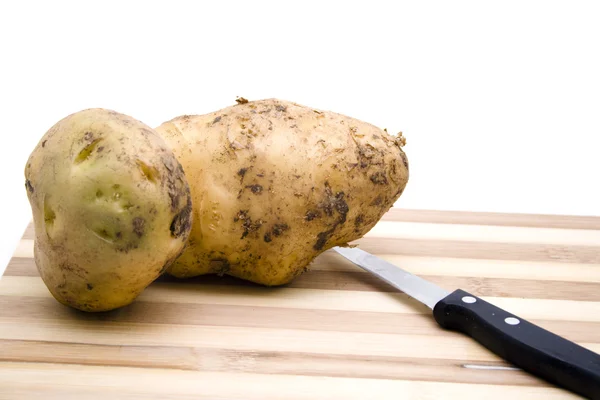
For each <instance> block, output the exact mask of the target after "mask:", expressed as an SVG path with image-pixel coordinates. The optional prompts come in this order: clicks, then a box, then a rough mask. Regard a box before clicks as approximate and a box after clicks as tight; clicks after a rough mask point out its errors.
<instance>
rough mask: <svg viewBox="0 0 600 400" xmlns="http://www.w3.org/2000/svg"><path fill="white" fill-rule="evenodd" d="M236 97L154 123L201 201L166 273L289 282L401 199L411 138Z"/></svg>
mask: <svg viewBox="0 0 600 400" xmlns="http://www.w3.org/2000/svg"><path fill="white" fill-rule="evenodd" d="M239 103H240V104H237V105H234V106H231V107H227V108H225V109H222V110H220V111H216V112H212V113H209V114H206V115H195V116H189V115H185V116H180V117H177V118H174V119H172V120H170V121H167V122H165V123H163V124H162V125H160V126H159V127H157V128H156V130H157V132H158V133H159V134H161V135H162V136H163V137H164V138H165V140H167V141H168V142H169V144H170V147H171V148H172V149H173V151H174V153H175V155H176V156H177V158H178V159H179V161H180V162H181V164H182V165H183V169H184V171H185V174H186V176H187V178H188V182H189V183H190V186H191V190H192V199H193V203H194V210H193V228H192V232H191V234H190V239H189V246H188V247H187V248H186V250H185V251H184V252H183V254H182V255H181V256H180V257H179V258H178V259H177V260H175V262H174V263H173V264H172V265H171V266H170V267H169V268H168V270H167V272H168V273H169V274H171V275H173V276H175V277H179V278H187V277H193V276H198V275H202V274H228V275H231V276H235V277H238V278H241V279H244V280H248V281H252V282H255V283H259V284H262V285H268V286H274V285H282V284H285V283H288V282H290V281H291V280H292V279H293V278H294V277H296V276H297V275H299V274H300V273H301V272H303V271H305V270H307V268H308V266H309V264H310V263H311V261H312V260H313V259H314V258H315V257H317V256H318V255H319V254H320V253H322V252H324V251H325V250H327V249H329V248H331V247H333V246H336V245H345V244H347V243H348V242H350V241H353V240H355V239H358V238H360V237H362V236H363V235H364V234H365V233H366V232H368V231H369V230H370V229H371V228H372V227H373V226H374V225H375V224H376V223H377V222H378V220H379V219H380V218H381V216H382V215H383V214H384V213H385V212H386V211H387V210H388V209H389V208H390V207H391V206H392V205H393V203H394V202H395V201H396V200H397V199H398V198H399V196H400V195H401V194H402V192H403V190H404V188H405V186H406V184H407V182H408V176H409V171H408V161H407V157H406V155H405V153H404V151H403V150H402V148H401V147H402V146H403V145H404V138H403V137H402V136H399V137H394V136H391V135H389V134H388V133H387V131H385V130H382V129H379V128H377V127H375V126H373V125H370V124H368V123H365V122H362V121H359V120H356V119H354V118H350V117H347V116H343V115H340V114H336V113H333V112H327V111H321V110H315V109H313V108H309V107H305V106H302V105H299V104H295V103H292V102H288V101H282V100H277V99H267V100H260V101H252V102H247V101H245V100H240V101H239Z"/></svg>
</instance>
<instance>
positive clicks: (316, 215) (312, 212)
mask: <svg viewBox="0 0 600 400" xmlns="http://www.w3.org/2000/svg"><path fill="white" fill-rule="evenodd" d="M315 218H321V212H320V211H318V210H309V211H307V212H306V215H305V216H304V219H305V220H306V221H312V220H313V219H315Z"/></svg>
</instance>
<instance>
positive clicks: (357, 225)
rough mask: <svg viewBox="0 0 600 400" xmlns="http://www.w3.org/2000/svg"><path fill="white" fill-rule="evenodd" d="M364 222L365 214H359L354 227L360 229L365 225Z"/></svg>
mask: <svg viewBox="0 0 600 400" xmlns="http://www.w3.org/2000/svg"><path fill="white" fill-rule="evenodd" d="M364 221H365V216H364V215H363V214H359V215H357V216H356V218H355V219H354V226H355V227H357V228H358V227H359V226H360V225H362V224H363V222H364Z"/></svg>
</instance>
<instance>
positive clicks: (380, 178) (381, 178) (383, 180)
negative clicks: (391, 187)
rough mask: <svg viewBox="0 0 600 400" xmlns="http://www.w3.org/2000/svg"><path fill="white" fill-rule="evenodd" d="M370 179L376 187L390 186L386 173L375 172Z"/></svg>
mask: <svg viewBox="0 0 600 400" xmlns="http://www.w3.org/2000/svg"><path fill="white" fill-rule="evenodd" d="M369 179H370V180H371V182H373V183H374V184H376V185H387V184H388V180H387V177H386V176H385V173H383V172H381V171H379V172H375V173H374V174H373V175H371V176H370V177H369Z"/></svg>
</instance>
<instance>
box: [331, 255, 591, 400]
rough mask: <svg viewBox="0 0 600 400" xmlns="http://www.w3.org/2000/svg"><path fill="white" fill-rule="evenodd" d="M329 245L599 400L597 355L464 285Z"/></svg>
mask: <svg viewBox="0 0 600 400" xmlns="http://www.w3.org/2000/svg"><path fill="white" fill-rule="evenodd" d="M333 250H335V251H336V252H338V253H339V254H341V255H342V256H344V257H345V258H347V259H348V260H350V261H352V262H353V263H354V264H356V265H358V266H359V267H361V268H362V269H364V270H366V271H367V272H371V273H372V274H374V275H376V276H378V277H379V278H381V279H383V280H384V281H386V282H387V283H389V284H390V285H392V286H394V287H395V288H397V289H399V290H401V291H402V292H404V293H406V294H407V295H409V296H410V297H412V298H414V299H416V300H418V301H419V302H421V303H423V304H425V305H426V306H427V307H429V308H430V309H431V310H433V317H434V319H435V320H436V322H437V323H438V324H439V325H440V326H441V327H443V328H445V329H450V330H454V331H458V332H462V333H464V334H466V335H468V336H470V337H471V338H473V339H475V340H476V341H477V342H479V343H480V344H481V345H483V346H485V347H486V348H487V349H489V350H490V351H492V352H494V353H495V354H497V355H498V356H500V357H502V358H503V359H505V360H507V361H509V362H511V363H512V364H514V365H515V366H517V367H520V368H521V369H523V370H525V371H528V372H530V373H532V374H534V375H537V376H539V377H540V378H543V379H545V380H547V381H548V382H550V383H553V384H555V385H558V386H561V387H563V388H565V389H568V390H570V391H572V392H574V393H576V394H579V395H581V396H584V397H587V398H590V399H593V400H600V355H598V354H596V353H594V352H592V351H590V350H587V349H585V348H583V347H581V346H579V345H577V344H575V343H573V342H570V341H568V340H567V339H565V338H562V337H560V336H557V335H555V334H553V333H551V332H549V331H547V330H545V329H543V328H541V327H539V326H537V325H534V324H532V323H530V322H528V321H526V320H524V319H523V318H520V317H518V316H516V315H513V314H511V313H509V312H507V311H505V310H503V309H501V308H498V307H496V306H494V305H493V304H490V303H488V302H486V301H484V300H482V299H481V298H479V297H477V296H474V295H472V294H470V293H468V292H466V291H464V290H461V289H457V290H455V291H453V292H448V291H446V290H444V289H442V288H440V287H439V286H436V285H435V284H433V283H431V282H428V281H426V280H424V279H422V278H419V277H418V276H415V275H413V274H411V273H409V272H406V271H404V270H403V269H401V268H399V267H397V266H395V265H393V264H390V263H388V262H387V261H385V260H382V259H380V258H378V257H376V256H374V255H372V254H369V253H367V252H365V251H363V250H360V249H358V248H356V247H354V248H350V247H334V248H333Z"/></svg>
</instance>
